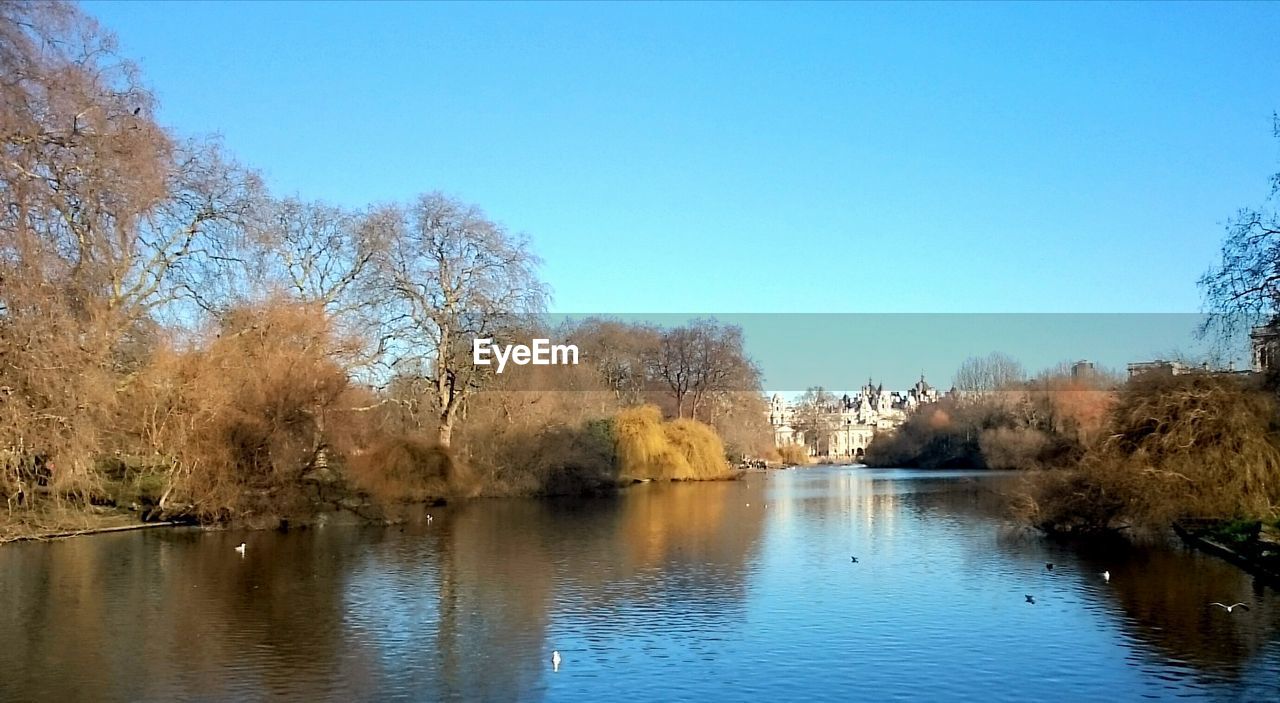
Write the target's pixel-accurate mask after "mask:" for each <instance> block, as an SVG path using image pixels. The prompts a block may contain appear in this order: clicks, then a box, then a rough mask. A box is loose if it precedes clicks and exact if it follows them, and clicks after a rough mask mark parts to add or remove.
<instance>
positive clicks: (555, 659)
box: [551, 650, 560, 671]
mask: <svg viewBox="0 0 1280 703" xmlns="http://www.w3.org/2000/svg"><path fill="white" fill-rule="evenodd" d="M551 670H552V671H560V651H559V650H555V651H553V652H551Z"/></svg>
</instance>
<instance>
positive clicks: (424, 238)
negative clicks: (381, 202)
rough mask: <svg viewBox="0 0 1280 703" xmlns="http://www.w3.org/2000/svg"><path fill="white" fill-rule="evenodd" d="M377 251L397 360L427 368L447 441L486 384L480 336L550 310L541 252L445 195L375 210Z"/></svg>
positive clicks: (400, 365)
mask: <svg viewBox="0 0 1280 703" xmlns="http://www.w3.org/2000/svg"><path fill="white" fill-rule="evenodd" d="M375 221H376V222H377V226H378V227H379V228H380V229H381V235H380V237H379V240H380V241H381V242H382V246H381V248H380V249H379V251H378V252H377V254H376V255H375V256H374V258H373V263H374V266H375V268H376V285H377V286H378V288H379V289H380V290H381V292H382V302H383V305H384V307H385V310H386V311H387V313H388V317H387V318H386V325H387V328H386V333H387V334H386V335H385V336H386V337H387V338H388V339H390V340H391V342H390V346H389V348H388V354H389V356H390V357H391V360H390V365H391V367H392V368H393V369H395V368H415V367H416V368H419V369H421V370H422V373H423V374H424V375H425V376H426V378H427V379H428V381H429V383H430V386H431V388H432V390H433V394H434V398H433V400H434V401H435V403H436V411H437V413H438V419H439V428H438V431H439V434H438V437H439V441H440V444H441V445H442V446H446V447H447V446H449V444H450V442H451V440H452V437H453V429H454V424H455V422H456V420H457V419H458V417H459V413H460V412H461V411H462V410H463V408H464V406H465V403H466V400H467V398H468V396H470V395H471V394H472V393H473V392H474V391H475V390H476V389H478V388H481V387H482V386H483V385H484V383H485V380H486V379H485V372H484V371H483V370H482V369H479V368H477V367H476V366H475V365H474V364H473V363H472V360H471V348H472V343H473V340H474V339H477V338H502V337H503V333H504V331H505V330H506V329H508V328H510V327H512V326H513V324H512V323H513V320H514V316H517V315H520V314H528V313H538V312H541V311H543V310H544V308H545V303H546V298H547V291H546V287H545V286H544V285H543V284H542V282H541V281H540V280H539V279H538V276H537V268H538V266H539V264H540V263H541V260H540V259H539V258H538V257H537V256H536V255H535V254H534V253H533V252H532V251H531V250H530V249H529V245H528V241H527V239H526V238H525V237H523V236H519V235H515V234H512V233H510V232H508V231H507V229H506V228H505V227H503V226H502V225H499V224H496V223H494V222H492V221H491V220H489V219H487V218H486V217H485V215H484V213H483V212H482V211H481V210H480V209H479V208H478V207H476V206H474V205H468V204H466V203H463V202H460V201H458V200H456V199H453V198H450V197H447V196H444V195H442V194H439V193H431V194H427V195H423V196H421V197H420V198H418V199H417V200H416V201H415V202H413V203H412V204H410V205H408V206H405V207H393V208H388V209H385V210H383V211H381V212H380V213H378V214H377V216H376V219H375Z"/></svg>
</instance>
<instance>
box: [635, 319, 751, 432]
mask: <svg viewBox="0 0 1280 703" xmlns="http://www.w3.org/2000/svg"><path fill="white" fill-rule="evenodd" d="M650 368H651V370H652V373H653V375H654V377H655V378H657V379H658V380H659V381H660V382H661V383H663V384H665V386H666V387H667V388H668V389H669V390H670V393H671V395H672V397H673V398H674V400H675V405H676V416H677V417H684V411H685V404H686V401H688V404H689V407H690V412H689V414H690V416H691V417H695V418H696V417H697V416H698V411H699V410H700V409H702V407H703V404H704V403H705V402H706V400H707V399H708V398H709V397H711V396H712V395H714V394H716V393H721V392H727V391H731V390H755V389H756V388H757V387H758V379H759V371H758V370H757V369H756V368H755V365H754V363H752V361H751V360H750V359H749V358H747V356H746V353H745V351H744V350H743V338H742V328H740V327H738V326H736V325H725V324H720V323H718V322H716V321H715V320H710V319H698V320H693V321H691V322H690V323H689V324H687V325H682V326H680V327H674V328H671V329H667V330H663V331H662V332H661V334H660V335H659V339H658V345H657V348H656V349H655V352H654V356H653V358H652V359H651V361H650ZM753 381H754V382H753Z"/></svg>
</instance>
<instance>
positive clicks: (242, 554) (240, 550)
mask: <svg viewBox="0 0 1280 703" xmlns="http://www.w3.org/2000/svg"><path fill="white" fill-rule="evenodd" d="M236 551H237V552H239V553H240V556H244V542H241V543H240V546H239V547H236Z"/></svg>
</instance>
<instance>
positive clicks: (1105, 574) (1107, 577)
mask: <svg viewBox="0 0 1280 703" xmlns="http://www.w3.org/2000/svg"><path fill="white" fill-rule="evenodd" d="M1102 580H1103V581H1110V580H1111V572H1110V571H1104V572H1102Z"/></svg>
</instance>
